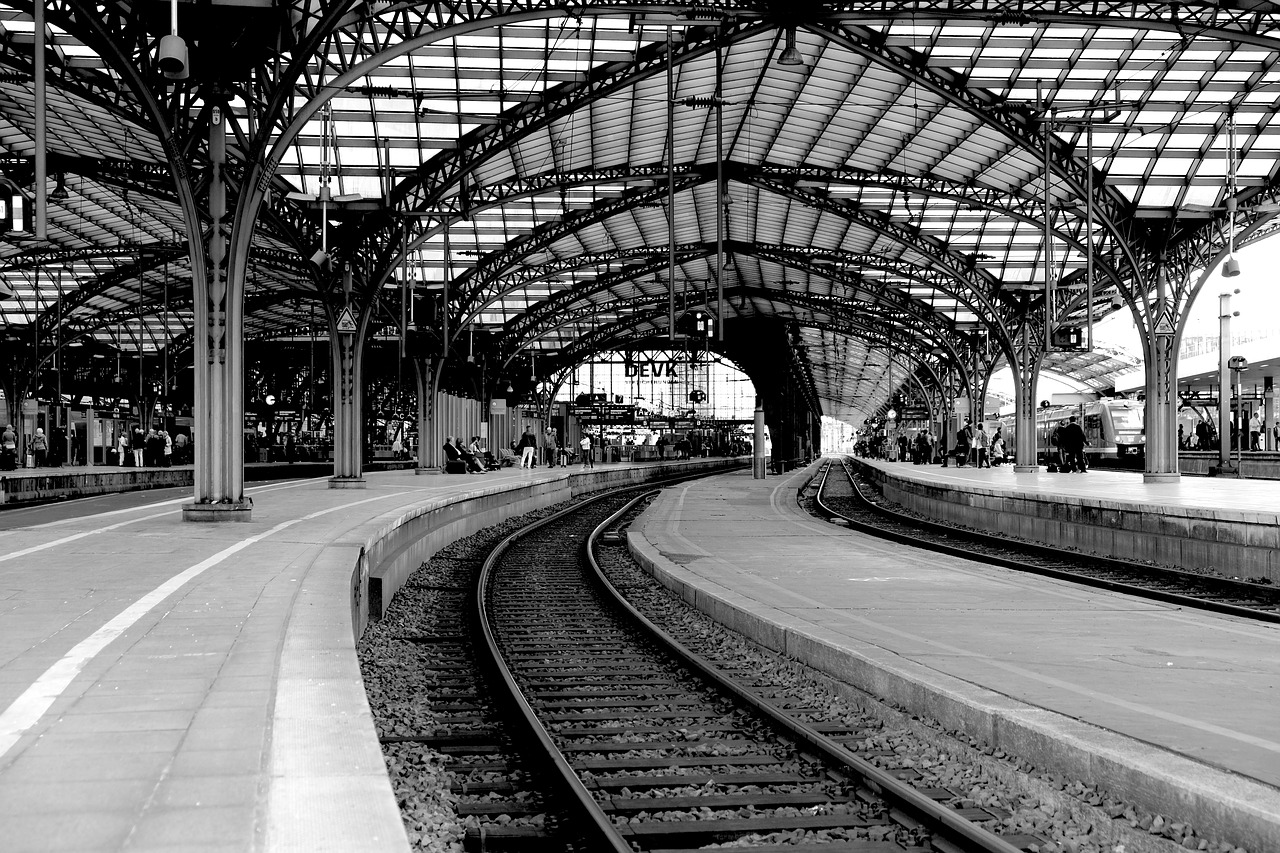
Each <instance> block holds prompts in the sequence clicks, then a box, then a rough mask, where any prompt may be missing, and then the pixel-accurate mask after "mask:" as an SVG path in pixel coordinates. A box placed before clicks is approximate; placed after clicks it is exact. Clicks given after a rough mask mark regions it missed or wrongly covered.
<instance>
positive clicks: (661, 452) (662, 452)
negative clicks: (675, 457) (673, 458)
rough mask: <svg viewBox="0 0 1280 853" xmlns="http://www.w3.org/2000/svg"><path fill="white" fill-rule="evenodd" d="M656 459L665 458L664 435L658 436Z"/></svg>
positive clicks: (665, 442)
mask: <svg viewBox="0 0 1280 853" xmlns="http://www.w3.org/2000/svg"><path fill="white" fill-rule="evenodd" d="M657 446H658V459H659V460H662V459H666V458H667V437H666V436H665V435H659V436H658V445H657Z"/></svg>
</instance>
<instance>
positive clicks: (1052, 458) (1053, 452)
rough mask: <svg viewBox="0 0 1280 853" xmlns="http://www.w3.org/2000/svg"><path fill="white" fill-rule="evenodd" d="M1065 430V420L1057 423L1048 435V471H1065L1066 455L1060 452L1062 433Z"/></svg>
mask: <svg viewBox="0 0 1280 853" xmlns="http://www.w3.org/2000/svg"><path fill="white" fill-rule="evenodd" d="M1066 428H1067V422H1066V421H1065V420H1061V421H1058V424H1057V426H1055V427H1054V428H1053V431H1052V432H1050V433H1049V470H1050V471H1054V470H1057V471H1066V470H1067V459H1066V454H1065V453H1063V451H1062V433H1063V430H1065V429H1066Z"/></svg>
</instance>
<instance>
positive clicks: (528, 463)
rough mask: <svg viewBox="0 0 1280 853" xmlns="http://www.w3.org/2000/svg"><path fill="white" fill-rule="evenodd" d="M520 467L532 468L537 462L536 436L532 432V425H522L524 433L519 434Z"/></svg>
mask: <svg viewBox="0 0 1280 853" xmlns="http://www.w3.org/2000/svg"><path fill="white" fill-rule="evenodd" d="M519 447H520V467H521V468H534V467H536V463H537V452H538V437H537V436H536V435H534V434H533V427H532V426H530V425H529V424H525V425H524V434H523V435H521V436H520V444H519Z"/></svg>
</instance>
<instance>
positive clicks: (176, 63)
mask: <svg viewBox="0 0 1280 853" xmlns="http://www.w3.org/2000/svg"><path fill="white" fill-rule="evenodd" d="M159 66H160V73H161V74H163V75H164V76H165V77H167V78H169V79H170V80H186V79H187V74H188V69H187V43H186V42H185V41H183V40H182V36H180V35H178V0H170V3H169V34H168V35H167V36H165V37H164V38H162V39H160V60H159Z"/></svg>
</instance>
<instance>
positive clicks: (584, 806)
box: [475, 469, 732, 853]
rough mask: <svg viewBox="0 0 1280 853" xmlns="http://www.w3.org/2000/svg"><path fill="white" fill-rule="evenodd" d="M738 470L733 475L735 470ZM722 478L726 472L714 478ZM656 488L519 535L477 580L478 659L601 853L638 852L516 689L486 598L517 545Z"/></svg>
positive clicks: (612, 493)
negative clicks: (564, 522) (506, 556)
mask: <svg viewBox="0 0 1280 853" xmlns="http://www.w3.org/2000/svg"><path fill="white" fill-rule="evenodd" d="M730 470H732V469H730ZM713 473H722V472H719V471H717V472H713ZM705 476H709V474H708V473H707V472H697V473H694V474H692V475H691V474H687V473H686V474H681V475H676V476H672V477H668V478H664V479H662V480H659V481H657V483H658V484H660V485H669V484H671V483H677V482H682V481H684V480H689V479H696V478H698V477H705ZM653 485H654V483H642V484H637V485H632V486H624V487H622V488H616V489H608V490H605V491H602V492H601V493H600V494H597V495H592V496H590V497H587V498H586V499H584V500H582V501H580V502H578V503H576V504H574V505H573V506H569V507H566V508H564V509H562V510H560V511H558V512H555V513H553V514H552V515H549V516H547V517H546V518H543V519H539V520H538V521H536V522H534V523H533V524H530V525H528V526H526V527H523V528H521V529H519V530H516V531H514V532H513V533H511V534H510V535H509V536H507V537H506V538H504V539H503V540H502V541H501V542H499V543H498V544H497V545H496V546H495V547H494V548H493V550H492V551H490V552H489V555H488V556H487V557H486V558H485V560H484V563H483V564H482V565H481V567H480V571H479V573H478V574H477V579H476V587H475V607H476V613H477V615H478V620H477V621H478V627H479V631H480V634H481V638H482V639H483V643H482V644H481V645H480V646H479V647H478V648H477V650H476V651H477V656H478V657H480V658H481V659H482V665H484V666H487V667H489V668H490V669H491V670H492V671H493V673H494V675H495V676H496V677H497V679H498V681H499V682H500V684H499V685H495V686H497V687H500V688H501V689H502V690H504V691H505V692H506V698H507V700H508V701H509V702H510V704H511V706H512V708H513V709H514V710H515V712H516V719H517V720H518V721H519V722H520V723H522V724H523V725H524V727H525V728H526V729H527V730H528V733H529V734H531V735H532V736H533V738H534V740H535V741H536V742H537V744H538V747H539V749H540V750H541V754H542V755H543V756H544V757H545V758H546V760H547V762H548V763H549V764H550V765H551V767H552V768H553V769H554V771H555V775H556V778H557V779H558V781H559V782H560V785H561V788H562V789H563V792H564V793H566V794H567V795H568V797H569V801H570V804H571V808H572V807H574V806H576V807H577V808H578V809H579V810H580V811H581V812H582V814H583V815H585V816H586V818H587V819H588V823H589V825H588V827H584V828H582V829H588V830H589V831H590V834H592V835H594V836H596V837H597V839H598V840H599V842H601V843H602V844H604V845H607V847H601V848H599V849H601V850H605V849H608V850H613V851H616V853H632V847H631V844H630V843H629V842H627V841H626V840H625V839H624V838H623V837H622V835H621V834H620V833H619V832H618V830H617V829H616V828H615V827H614V825H613V822H612V821H611V820H610V819H609V817H608V815H606V814H605V813H604V811H603V810H602V809H601V808H600V805H599V803H597V801H596V799H595V797H593V796H592V795H591V793H590V792H589V791H588V790H587V789H586V787H585V786H584V785H583V784H582V780H581V779H579V778H578V774H577V773H576V772H574V770H573V768H572V767H571V766H570V765H569V763H568V761H567V760H566V759H565V757H564V754H563V753H562V752H561V751H560V750H559V748H558V747H557V746H556V745H555V742H554V741H553V740H552V738H551V734H550V733H549V732H548V731H547V730H546V728H545V727H544V726H543V725H542V723H541V722H540V721H539V720H538V716H537V713H536V712H535V711H534V710H533V707H532V706H531V705H530V704H529V701H528V700H527V699H526V698H525V695H524V691H523V690H521V689H520V686H519V684H517V683H516V680H515V676H514V674H513V673H512V672H511V669H510V668H509V667H508V666H507V663H506V660H505V658H504V655H503V653H502V650H501V648H500V647H499V644H498V638H497V634H496V632H495V630H494V626H493V624H492V619H491V616H490V613H489V606H488V601H487V600H486V594H487V591H488V589H489V584H490V580H491V578H492V577H493V574H494V571H495V569H496V567H497V564H498V561H499V560H500V559H501V558H502V556H503V555H504V554H505V553H506V552H507V550H508V549H509V548H510V547H511V545H512V544H514V543H515V542H516V541H517V540H519V539H522V538H524V537H526V536H528V535H529V534H531V533H534V532H535V531H537V530H539V529H541V528H543V527H545V526H547V525H549V524H551V523H553V522H556V521H559V520H560V519H562V518H565V517H566V516H569V515H571V514H573V513H575V512H578V511H580V510H582V509H583V508H584V507H585V506H588V505H590V504H592V503H595V502H597V501H601V500H605V499H607V498H611V497H616V496H617V495H618V494H619V493H622V492H627V491H631V490H636V489H649V490H650V491H652V487H653Z"/></svg>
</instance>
